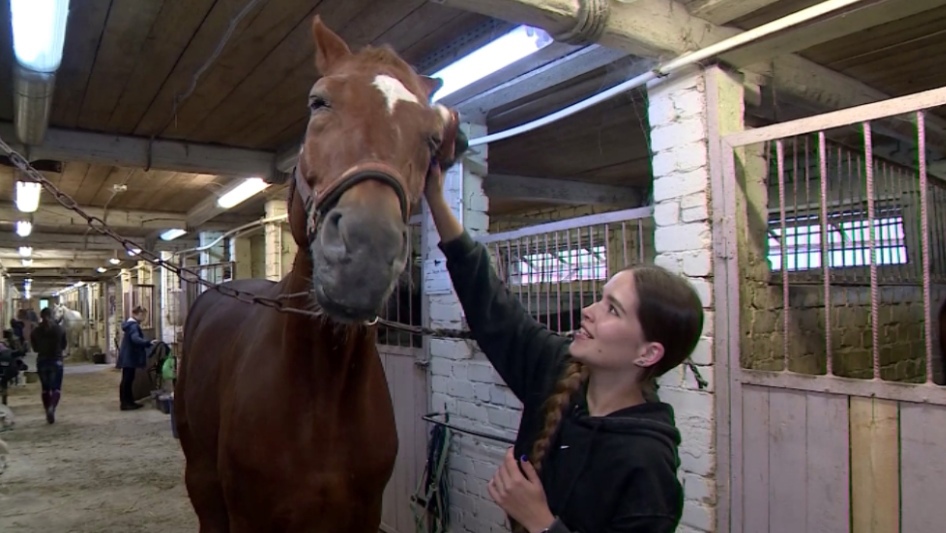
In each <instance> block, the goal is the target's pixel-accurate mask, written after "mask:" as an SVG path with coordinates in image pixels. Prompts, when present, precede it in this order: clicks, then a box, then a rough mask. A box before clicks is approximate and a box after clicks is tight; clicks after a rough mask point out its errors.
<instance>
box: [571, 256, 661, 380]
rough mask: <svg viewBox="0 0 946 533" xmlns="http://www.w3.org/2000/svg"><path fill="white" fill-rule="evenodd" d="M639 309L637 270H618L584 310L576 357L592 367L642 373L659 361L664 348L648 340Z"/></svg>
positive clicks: (577, 335)
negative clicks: (644, 369)
mask: <svg viewBox="0 0 946 533" xmlns="http://www.w3.org/2000/svg"><path fill="white" fill-rule="evenodd" d="M637 308H638V302H637V290H636V289H635V286H634V273H633V272H631V271H629V270H625V271H621V272H618V273H617V274H615V275H614V276H613V277H612V278H611V279H610V280H608V282H607V283H606V284H605V286H604V290H603V291H602V293H601V299H600V300H598V301H596V302H595V303H593V304H591V305H589V306H588V307H586V308H585V309H583V310H582V313H581V317H582V320H581V329H580V330H579V331H578V333H576V334H575V340H574V342H572V345H571V349H570V350H571V354H572V357H574V358H575V359H577V360H578V361H581V362H582V363H584V364H585V365H587V366H589V367H591V368H598V369H608V370H617V371H628V370H636V371H638V372H639V371H640V369H642V368H643V367H647V366H650V365H653V364H654V363H656V362H657V361H659V360H660V357H661V356H663V347H662V346H661V345H660V344H659V343H654V342H648V341H647V339H646V338H645V336H644V332H643V329H642V328H641V323H640V320H638V318H637Z"/></svg>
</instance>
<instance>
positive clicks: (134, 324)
mask: <svg viewBox="0 0 946 533" xmlns="http://www.w3.org/2000/svg"><path fill="white" fill-rule="evenodd" d="M147 316H148V310H147V309H145V308H144V307H141V306H140V305H139V306H136V307H135V308H134V309H132V310H131V318H129V319H128V320H126V321H125V323H124V324H122V331H123V332H124V336H123V337H122V343H121V346H120V348H119V349H118V361H116V363H115V366H116V367H118V368H121V369H122V381H121V383H120V384H119V385H118V401H119V409H121V410H122V411H133V410H135V409H140V408H141V407H143V406H142V405H141V404H140V403H138V402H136V401H135V395H134V392H133V390H134V389H133V385H134V382H135V372H137V371H138V369H139V368H144V367H145V366H147V364H148V348H149V347H150V346H151V345H152V344H155V343H157V342H158V341H156V340H148V339H147V338H145V334H144V331H142V330H141V322H142V321H143V320H145V319H146V318H147Z"/></svg>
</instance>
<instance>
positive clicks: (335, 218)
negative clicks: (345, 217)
mask: <svg viewBox="0 0 946 533" xmlns="http://www.w3.org/2000/svg"><path fill="white" fill-rule="evenodd" d="M341 220H342V214H341V213H339V212H338V211H332V212H331V213H329V214H328V223H329V224H331V225H332V226H335V227H336V228H337V227H338V224H339V222H341Z"/></svg>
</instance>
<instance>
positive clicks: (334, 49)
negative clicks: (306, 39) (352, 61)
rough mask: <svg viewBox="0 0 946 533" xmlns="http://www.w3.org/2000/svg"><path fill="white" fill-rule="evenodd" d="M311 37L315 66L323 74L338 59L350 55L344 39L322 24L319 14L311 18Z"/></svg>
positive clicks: (329, 69)
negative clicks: (313, 41) (313, 43)
mask: <svg viewBox="0 0 946 533" xmlns="http://www.w3.org/2000/svg"><path fill="white" fill-rule="evenodd" d="M312 38H313V39H314V40H315V67H316V68H317V69H319V73H320V74H322V75H323V76H324V75H326V74H328V73H329V72H331V70H332V67H333V65H335V64H337V63H338V61H339V60H341V59H344V58H346V57H348V56H350V55H351V49H349V48H348V45H347V44H346V43H345V41H344V40H342V38H341V37H339V36H338V34H337V33H335V32H333V31H332V30H330V29H329V28H328V26H326V25H325V24H323V23H322V17H320V16H319V15H316V16H315V18H314V19H313V20H312Z"/></svg>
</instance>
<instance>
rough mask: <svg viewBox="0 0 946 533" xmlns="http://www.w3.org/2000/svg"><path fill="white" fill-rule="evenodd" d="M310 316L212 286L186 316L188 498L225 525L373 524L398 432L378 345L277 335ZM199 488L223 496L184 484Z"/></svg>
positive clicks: (266, 292) (242, 284) (325, 334)
mask: <svg viewBox="0 0 946 533" xmlns="http://www.w3.org/2000/svg"><path fill="white" fill-rule="evenodd" d="M292 281H293V280H292V279H291V278H287V279H284V280H283V281H281V282H279V283H274V282H270V281H261V280H240V281H234V282H231V283H229V284H228V285H229V286H232V287H234V288H239V289H243V290H247V291H250V292H253V293H254V294H259V295H263V296H276V295H278V294H287V293H292V292H298V289H299V287H296V288H291V283H292ZM306 321H310V319H308V318H305V317H297V316H293V315H286V314H283V313H280V312H278V311H275V310H272V309H268V308H261V307H259V306H256V305H252V304H245V303H240V302H236V301H234V300H232V299H230V298H227V297H226V296H223V295H221V294H220V293H218V292H216V291H207V292H204V293H203V294H202V295H201V296H200V297H199V298H198V299H197V300H196V301H195V302H194V305H193V307H192V308H191V311H190V313H189V314H188V318H187V325H186V327H185V333H184V335H185V338H186V339H193V340H192V341H191V342H189V343H187V348H186V354H185V356H184V358H183V362H184V364H183V365H182V372H181V373H180V375H179V376H178V382H177V387H178V390H183V391H184V394H182V395H181V396H180V397H176V398H175V400H176V401H175V408H178V407H184V406H187V408H188V412H187V414H185V415H184V416H183V417H178V420H179V421H182V422H183V423H179V425H178V433H179V435H180V438H181V446H183V447H184V449H185V450H188V451H189V452H190V453H188V456H187V472H186V482H187V484H188V487H189V490H190V493H191V499H192V500H193V503H194V506H195V507H196V508H198V509H201V508H203V509H206V511H205V512H207V514H208V515H209V516H211V517H215V518H214V519H213V521H216V522H217V523H221V524H226V523H229V527H230V529H229V530H230V531H247V532H249V531H325V532H329V531H337V532H348V531H352V532H356V531H358V532H360V531H364V532H369V531H371V532H375V531H378V522H379V521H380V509H381V495H382V493H383V491H384V487H385V485H386V483H387V480H388V479H389V478H390V476H391V471H392V469H393V465H394V459H395V456H396V455H397V432H396V428H395V425H394V414H393V407H392V405H391V400H390V395H389V393H388V389H387V383H386V381H385V377H384V372H383V370H382V368H381V362H380V359H379V358H378V355H377V350H376V348H375V347H374V343H373V342H372V339H371V338H370V337H368V336H365V335H353V337H354V338H356V339H357V342H356V343H354V344H347V343H346V342H345V340H346V339H344V338H339V337H340V336H339V335H338V334H337V333H336V332H334V331H332V327H333V326H331V325H329V326H327V327H326V328H313V329H311V330H308V331H309V333H308V334H304V335H298V334H294V335H292V336H290V335H281V334H279V333H282V332H283V331H286V330H293V331H295V330H298V331H306V328H304V327H303V328H300V327H299V326H304V325H305V324H304V323H305V322H306ZM228 330H229V331H233V332H234V333H233V334H232V335H230V336H228V337H226V338H221V337H220V333H221V332H224V331H228ZM269 333H277V334H275V335H273V334H269ZM340 346H343V347H344V350H345V352H347V353H338V349H339V347H340ZM287 353H291V354H293V357H281V354H287ZM188 363H190V364H188ZM194 419H197V420H201V421H203V422H202V423H197V424H191V423H190V420H194ZM197 450H200V452H199V453H198V452H197ZM201 485H203V486H219V488H220V492H216V491H212V490H196V491H195V490H193V489H192V487H198V486H201ZM228 509H229V510H232V509H238V510H240V513H239V514H234V513H232V512H230V511H228ZM202 522H203V520H202ZM201 531H218V530H217V529H212V528H207V529H205V528H204V527H202V528H201ZM219 531H227V529H222V528H221V529H219Z"/></svg>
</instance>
